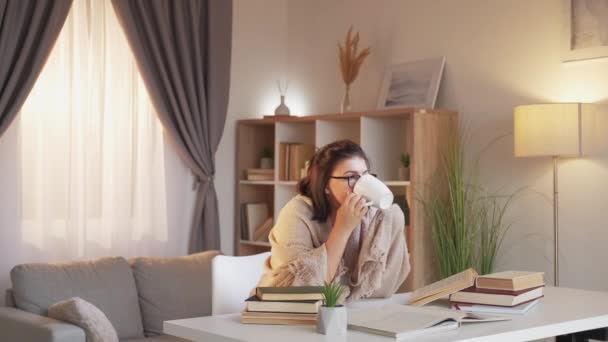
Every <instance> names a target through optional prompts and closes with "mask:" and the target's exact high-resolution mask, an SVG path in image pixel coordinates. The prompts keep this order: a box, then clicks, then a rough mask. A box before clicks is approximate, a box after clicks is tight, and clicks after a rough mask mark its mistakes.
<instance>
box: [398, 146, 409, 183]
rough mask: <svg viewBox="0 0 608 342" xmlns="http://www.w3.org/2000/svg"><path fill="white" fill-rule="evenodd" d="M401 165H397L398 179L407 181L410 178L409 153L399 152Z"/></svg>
mask: <svg viewBox="0 0 608 342" xmlns="http://www.w3.org/2000/svg"><path fill="white" fill-rule="evenodd" d="M399 161H400V162H401V166H400V167H399V170H398V171H399V180H400V181H407V180H410V155H409V153H405V154H401V158H399Z"/></svg>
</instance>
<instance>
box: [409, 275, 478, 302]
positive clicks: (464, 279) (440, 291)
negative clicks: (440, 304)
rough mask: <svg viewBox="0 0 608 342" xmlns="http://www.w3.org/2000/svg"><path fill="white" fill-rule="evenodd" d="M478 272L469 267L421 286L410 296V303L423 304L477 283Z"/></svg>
mask: <svg viewBox="0 0 608 342" xmlns="http://www.w3.org/2000/svg"><path fill="white" fill-rule="evenodd" d="M475 278H477V272H476V271H475V270H474V269H472V268H469V269H468V270H466V271H463V272H460V273H458V274H454V275H453V276H451V277H447V278H445V279H443V280H440V281H438V282H435V283H432V284H430V285H427V286H424V287H421V288H419V289H417V290H415V291H414V292H412V296H411V297H410V305H416V306H422V305H424V304H427V303H430V302H432V301H435V300H437V299H439V298H443V297H447V296H448V295H451V294H452V293H455V292H458V291H460V290H464V289H466V288H468V287H471V286H473V285H474V284H475Z"/></svg>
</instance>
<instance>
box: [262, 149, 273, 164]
mask: <svg viewBox="0 0 608 342" xmlns="http://www.w3.org/2000/svg"><path fill="white" fill-rule="evenodd" d="M272 152H273V151H272V148H270V147H264V149H262V155H261V156H260V157H261V158H260V169H272V168H274V159H273V153H272Z"/></svg>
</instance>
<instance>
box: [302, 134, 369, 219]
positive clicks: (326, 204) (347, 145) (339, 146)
mask: <svg viewBox="0 0 608 342" xmlns="http://www.w3.org/2000/svg"><path fill="white" fill-rule="evenodd" d="M353 157H359V158H361V159H363V160H365V164H367V167H368V169H369V159H368V158H367V156H366V155H365V152H363V149H362V148H361V146H359V144H357V143H355V142H353V141H351V140H338V141H334V142H332V143H330V144H327V145H325V146H323V147H321V149H319V150H318V151H317V152H316V153H315V155H314V156H313V157H312V159H311V160H310V165H309V167H308V173H307V175H306V177H304V178H302V179H301V180H300V182H299V183H298V192H299V193H300V194H301V195H304V196H307V197H309V198H310V199H311V200H312V205H313V216H312V219H313V220H316V221H319V222H325V221H327V218H328V217H329V214H330V213H331V202H330V197H329V196H330V195H329V194H327V193H325V189H326V188H327V183H328V182H329V177H330V176H331V174H332V172H333V171H334V168H335V167H336V165H337V164H338V163H339V162H341V161H342V160H344V159H349V158H353Z"/></svg>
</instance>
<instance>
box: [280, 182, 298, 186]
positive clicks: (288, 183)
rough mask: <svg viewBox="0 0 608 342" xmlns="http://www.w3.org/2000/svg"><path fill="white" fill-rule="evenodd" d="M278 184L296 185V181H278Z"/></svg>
mask: <svg viewBox="0 0 608 342" xmlns="http://www.w3.org/2000/svg"><path fill="white" fill-rule="evenodd" d="M277 184H278V185H297V184H298V181H278V182H277Z"/></svg>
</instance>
